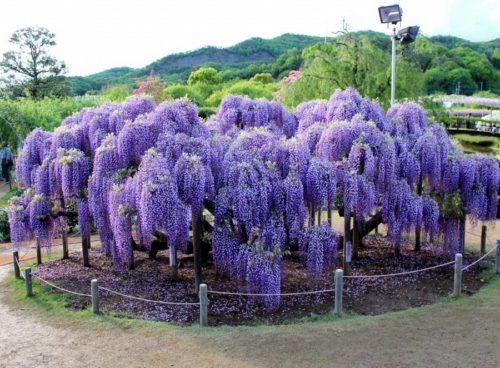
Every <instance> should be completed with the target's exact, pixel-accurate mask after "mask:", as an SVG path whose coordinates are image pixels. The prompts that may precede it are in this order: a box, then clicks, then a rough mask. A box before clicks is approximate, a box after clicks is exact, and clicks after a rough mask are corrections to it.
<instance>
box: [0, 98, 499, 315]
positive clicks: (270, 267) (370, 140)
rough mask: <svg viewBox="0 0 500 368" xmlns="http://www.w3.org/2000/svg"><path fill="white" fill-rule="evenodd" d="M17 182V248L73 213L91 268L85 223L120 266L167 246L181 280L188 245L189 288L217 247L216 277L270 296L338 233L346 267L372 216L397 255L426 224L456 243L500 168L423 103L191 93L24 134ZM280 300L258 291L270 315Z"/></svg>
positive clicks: (320, 266)
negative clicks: (452, 133) (211, 101)
mask: <svg viewBox="0 0 500 368" xmlns="http://www.w3.org/2000/svg"><path fill="white" fill-rule="evenodd" d="M17 178H18V180H19V181H20V183H21V184H22V186H23V187H24V188H25V191H24V193H23V195H22V196H21V197H19V198H14V199H13V200H12V201H11V204H10V207H9V211H8V213H9V219H10V224H11V233H12V235H11V237H12V239H13V241H14V243H15V244H17V245H21V244H22V242H24V241H26V240H29V239H32V238H35V239H36V240H37V242H38V244H39V245H40V247H50V246H51V244H52V239H54V237H55V236H57V234H58V233H59V232H62V233H63V234H66V232H67V230H66V228H67V225H66V216H68V215H71V214H72V210H71V209H72V208H75V214H76V215H77V216H78V222H79V227H80V232H81V234H82V243H83V249H84V263H85V264H86V265H87V264H88V262H89V260H88V256H86V254H87V253H86V250H87V248H88V243H89V240H88V239H89V236H90V233H91V231H92V229H95V230H96V231H97V232H98V233H99V236H100V238H101V243H102V251H103V252H104V254H106V255H107V256H108V257H110V258H111V259H112V260H113V264H114V265H115V266H116V267H128V268H130V269H132V268H133V267H134V251H141V250H143V251H149V253H150V255H151V256H152V257H153V256H154V255H155V254H156V252H157V251H158V250H162V249H167V248H168V249H169V258H170V265H171V266H172V273H173V275H174V276H175V275H176V273H177V262H176V259H177V252H178V251H182V252H186V253H193V254H194V268H195V280H194V283H195V287H196V289H197V288H198V286H199V284H200V283H201V282H202V269H203V263H204V262H205V261H206V260H207V255H208V254H209V252H210V251H211V255H212V259H213V262H214V264H215V267H216V269H217V272H218V273H219V274H220V275H221V277H228V278H229V279H230V280H232V281H233V282H234V283H236V284H237V285H239V286H240V287H241V288H243V289H245V290H247V291H248V292H251V293H267V294H279V292H280V290H281V277H282V274H283V267H284V259H285V258H286V257H287V256H288V255H289V254H290V252H293V251H297V252H299V254H300V259H301V260H302V262H303V263H304V267H305V268H306V269H307V270H308V272H309V274H310V275H311V277H315V276H317V275H320V274H321V273H323V272H324V271H325V270H326V269H327V268H328V267H333V266H335V265H336V262H337V254H338V251H339V249H340V248H341V244H342V240H341V239H342V238H343V248H344V251H343V252H342V254H343V265H344V267H345V268H346V271H347V267H348V264H349V262H350V260H351V258H352V257H354V258H355V257H356V256H357V254H358V251H359V247H360V245H361V244H362V240H363V237H364V236H365V235H367V234H368V233H369V232H370V231H371V230H373V229H374V228H375V227H376V226H377V225H379V224H382V223H383V224H386V225H387V229H388V235H389V237H390V239H391V240H392V242H393V244H394V251H395V255H396V256H400V255H401V246H400V245H401V240H402V237H403V235H404V234H408V233H410V232H415V233H416V235H417V246H416V249H415V250H416V251H418V250H419V249H420V248H419V246H420V245H419V244H420V243H421V240H422V238H421V235H420V234H424V235H426V236H428V237H429V238H430V239H432V241H434V242H436V241H438V240H440V239H442V240H443V242H442V246H443V247H444V248H445V249H446V250H447V251H449V252H450V253H454V252H457V251H463V247H464V231H465V226H464V224H465V219H466V217H468V218H469V220H470V221H471V222H473V223H474V224H476V223H477V222H487V221H493V220H495V218H496V208H497V193H498V189H499V181H500V170H499V165H498V161H497V160H496V159H495V158H493V157H487V156H481V155H466V154H464V153H463V152H462V151H461V150H460V148H459V147H457V146H456V145H455V144H454V143H453V141H452V140H451V139H450V138H449V137H448V136H447V134H446V132H445V131H444V130H443V129H442V128H441V127H440V126H439V125H438V124H437V123H431V122H429V121H428V120H427V118H426V114H425V111H424V110H423V109H422V108H421V107H420V106H419V105H417V104H414V103H406V104H402V105H397V106H394V107H393V108H391V109H390V110H389V111H388V112H387V113H385V112H384V111H383V109H382V108H381V107H380V106H379V105H378V104H377V103H375V102H373V101H370V100H368V99H365V98H363V97H361V96H360V95H359V94H358V93H357V92H356V91H355V90H353V89H346V90H344V91H336V92H335V93H334V94H333V95H332V97H331V98H330V99H329V100H328V101H310V102H307V103H304V104H302V105H300V106H299V107H298V108H297V111H296V112H295V113H291V112H289V111H287V110H286V109H285V108H284V107H283V106H282V105H281V104H280V103H278V102H275V101H266V100H252V99H250V98H248V97H241V96H231V95H229V96H227V97H226V98H225V99H224V100H223V101H222V103H221V106H220V108H219V110H218V112H217V114H216V116H215V117H214V118H213V119H212V120H209V121H206V122H204V121H202V120H200V118H199V117H198V112H197V109H196V107H195V106H194V105H192V104H190V103H189V102H187V101H186V100H176V101H171V102H164V103H162V104H160V105H158V106H156V105H155V103H154V101H153V100H151V99H150V98H148V97H144V96H137V97H134V98H132V99H130V100H127V101H126V102H125V103H123V104H105V105H103V106H101V107H98V108H95V109H84V110H82V111H80V112H79V113H77V114H76V115H74V116H72V117H69V118H67V119H65V120H64V121H63V122H62V123H61V127H60V128H58V129H57V130H56V131H54V132H43V131H41V130H35V131H33V132H32V133H31V134H30V136H29V137H28V139H27V140H26V144H25V146H24V148H23V150H22V152H21V153H20V155H19V160H18V166H17ZM335 210H338V212H339V214H340V215H341V216H343V217H344V229H342V231H340V232H337V231H336V230H340V229H333V224H332V222H333V221H332V219H333V213H334V211H335ZM341 234H343V235H341ZM351 244H352V254H351ZM85 257H86V259H85ZM279 303H280V300H279V297H278V296H275V295H269V296H267V297H265V298H264V304H265V305H266V307H268V308H270V309H274V308H277V307H278V306H279Z"/></svg>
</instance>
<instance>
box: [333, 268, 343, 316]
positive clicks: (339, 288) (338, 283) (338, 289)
mask: <svg viewBox="0 0 500 368" xmlns="http://www.w3.org/2000/svg"><path fill="white" fill-rule="evenodd" d="M343 291H344V271H343V270H341V269H338V270H336V271H335V314H337V315H341V314H342V294H343Z"/></svg>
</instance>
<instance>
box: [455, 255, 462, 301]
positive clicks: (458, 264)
mask: <svg viewBox="0 0 500 368" xmlns="http://www.w3.org/2000/svg"><path fill="white" fill-rule="evenodd" d="M461 293H462V255H461V254H460V253H457V254H455V275H454V279H453V296H460V294H461Z"/></svg>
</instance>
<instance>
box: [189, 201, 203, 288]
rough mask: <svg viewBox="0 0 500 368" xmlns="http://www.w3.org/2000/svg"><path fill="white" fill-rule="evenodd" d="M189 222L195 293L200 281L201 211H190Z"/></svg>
mask: <svg viewBox="0 0 500 368" xmlns="http://www.w3.org/2000/svg"><path fill="white" fill-rule="evenodd" d="M191 221H192V229H193V253H194V286H195V292H196V293H197V292H198V291H199V289H200V284H201V283H202V282H203V281H202V270H201V262H202V260H201V246H202V244H201V236H202V234H201V221H202V217H201V211H191Z"/></svg>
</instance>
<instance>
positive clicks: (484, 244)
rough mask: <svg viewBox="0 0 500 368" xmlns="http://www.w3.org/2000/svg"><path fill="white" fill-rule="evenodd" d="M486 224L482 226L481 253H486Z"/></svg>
mask: <svg viewBox="0 0 500 368" xmlns="http://www.w3.org/2000/svg"><path fill="white" fill-rule="evenodd" d="M486 231H487V228H486V225H483V226H482V227H481V255H484V254H485V253H486Z"/></svg>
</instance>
